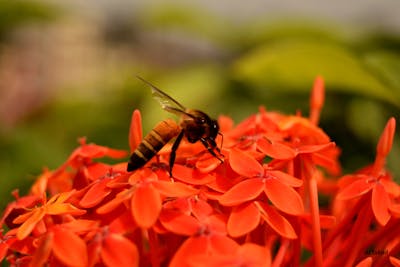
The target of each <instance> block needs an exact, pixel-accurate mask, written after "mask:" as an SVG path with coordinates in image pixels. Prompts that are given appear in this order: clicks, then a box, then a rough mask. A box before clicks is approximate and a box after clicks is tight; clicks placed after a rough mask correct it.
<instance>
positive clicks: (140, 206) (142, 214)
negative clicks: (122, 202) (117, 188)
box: [131, 184, 162, 228]
mask: <svg viewBox="0 0 400 267" xmlns="http://www.w3.org/2000/svg"><path fill="white" fill-rule="evenodd" d="M161 207H162V206H161V196H160V193H159V192H158V191H157V189H155V188H154V186H153V185H152V184H146V185H142V186H138V187H137V189H136V191H135V193H134V195H133V196H132V201H131V210H132V215H133V218H135V221H136V222H137V224H138V226H139V227H142V228H149V227H151V226H153V225H154V224H155V223H156V221H157V219H158V216H159V214H160V211H161Z"/></svg>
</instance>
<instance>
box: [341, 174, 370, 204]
mask: <svg viewBox="0 0 400 267" xmlns="http://www.w3.org/2000/svg"><path fill="white" fill-rule="evenodd" d="M374 184H375V183H373V182H369V181H368V180H367V179H364V178H361V179H357V180H356V181H354V182H352V183H351V184H349V185H347V186H346V187H345V188H343V190H341V191H340V192H339V194H338V195H337V198H338V199H339V200H347V199H351V198H355V197H359V196H361V195H363V194H366V193H368V192H369V191H370V190H371V189H372V188H373V187H374Z"/></svg>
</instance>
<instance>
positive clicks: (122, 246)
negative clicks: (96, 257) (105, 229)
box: [100, 234, 139, 267]
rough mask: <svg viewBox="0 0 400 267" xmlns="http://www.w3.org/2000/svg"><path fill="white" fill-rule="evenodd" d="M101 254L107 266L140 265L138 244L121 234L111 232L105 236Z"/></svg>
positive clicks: (133, 266) (131, 266) (132, 266)
mask: <svg viewBox="0 0 400 267" xmlns="http://www.w3.org/2000/svg"><path fill="white" fill-rule="evenodd" d="M100 255H101V259H102V260H103V263H104V264H105V265H106V266H107V267H123V266H130V267H135V266H139V252H138V249H137V247H136V245H135V244H134V243H132V242H131V241H130V240H129V239H127V238H126V237H124V236H122V235H119V234H110V235H108V236H106V237H105V238H104V240H103V246H102V249H101V253H100Z"/></svg>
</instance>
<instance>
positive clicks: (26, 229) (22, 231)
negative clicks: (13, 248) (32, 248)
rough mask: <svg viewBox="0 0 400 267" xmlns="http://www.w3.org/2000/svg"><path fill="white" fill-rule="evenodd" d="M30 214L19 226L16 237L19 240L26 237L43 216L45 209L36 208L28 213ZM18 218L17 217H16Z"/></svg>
mask: <svg viewBox="0 0 400 267" xmlns="http://www.w3.org/2000/svg"><path fill="white" fill-rule="evenodd" d="M30 214H31V215H32V216H31V217H29V218H28V219H27V220H26V221H25V222H24V223H23V224H22V225H21V226H20V227H19V228H18V232H17V238H18V239H19V240H22V239H24V238H25V237H27V236H28V235H29V234H30V233H31V232H32V231H33V229H34V228H35V226H36V225H37V224H38V222H39V221H40V220H41V219H42V218H43V216H44V215H45V211H44V209H42V208H38V209H37V210H35V211H34V212H32V213H30ZM17 219H18V217H17Z"/></svg>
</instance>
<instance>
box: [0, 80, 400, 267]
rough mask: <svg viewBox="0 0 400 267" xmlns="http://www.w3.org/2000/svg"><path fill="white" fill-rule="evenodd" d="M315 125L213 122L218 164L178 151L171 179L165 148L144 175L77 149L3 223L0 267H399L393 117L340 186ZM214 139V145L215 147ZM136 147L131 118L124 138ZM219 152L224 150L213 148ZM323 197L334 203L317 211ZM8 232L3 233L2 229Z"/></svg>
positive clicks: (93, 149) (328, 144)
mask: <svg viewBox="0 0 400 267" xmlns="http://www.w3.org/2000/svg"><path fill="white" fill-rule="evenodd" d="M323 90H324V85H323V80H322V79H321V78H317V79H316V82H315V84H314V88H313V93H312V96H311V112H310V117H309V118H306V117H302V116H301V115H300V114H298V115H295V116H287V115H283V114H280V113H276V112H269V111H268V112H267V111H266V110H264V109H263V108H260V111H259V112H258V113H257V114H255V115H252V116H250V117H249V118H247V119H246V120H244V121H243V122H241V123H240V124H238V125H236V126H235V127H234V126H233V122H232V120H231V119H230V118H228V117H224V116H221V117H220V118H219V125H220V130H221V132H222V133H223V138H224V141H223V147H222V149H221V152H222V154H223V155H224V162H223V163H222V164H221V162H220V161H219V160H218V159H217V158H215V157H213V156H212V155H210V154H209V153H207V152H206V151H204V148H203V147H202V146H201V144H189V143H188V142H183V143H182V145H181V147H180V148H179V150H178V153H177V158H176V164H175V166H174V170H173V175H174V177H170V176H169V173H168V165H167V163H168V158H169V152H170V150H171V146H170V145H166V146H165V147H164V148H163V149H162V150H161V151H160V152H159V153H158V154H157V156H156V157H155V158H154V159H152V160H151V161H150V162H148V163H147V164H146V165H145V166H144V167H142V168H140V169H138V170H136V171H134V172H126V163H125V162H122V163H119V164H114V165H110V164H106V163H102V162H101V161H99V160H98V159H99V158H102V157H111V158H115V159H119V158H123V157H126V155H127V153H126V152H124V151H119V150H114V149H110V148H107V147H103V146H98V145H95V144H87V143H86V142H85V140H81V144H80V146H79V147H78V148H77V149H76V150H75V151H74V152H73V153H72V154H71V156H70V157H69V158H68V160H67V161H66V162H65V163H64V164H63V165H62V166H60V167H59V168H58V169H56V170H54V171H49V170H45V171H44V172H43V174H42V175H41V176H40V177H38V179H37V181H36V183H35V184H34V185H33V186H32V188H31V190H30V192H29V194H28V195H27V196H19V195H18V193H16V192H15V193H14V195H15V201H14V202H12V203H10V204H9V205H8V206H7V208H6V210H5V211H4V214H3V216H2V218H1V222H0V223H1V225H2V226H3V231H2V232H0V260H1V261H3V260H6V261H8V262H9V263H10V265H11V266H33V267H35V266H74V267H81V266H82V267H84V266H109V267H114V266H115V267H123V266H152V267H159V266H172V267H186V266H188V267H189V266H193V267H195V266H210V267H213V266H215V267H221V266H254V267H260V266H261V267H262V266H300V265H302V266H355V265H357V266H372V265H374V266H389V265H394V266H400V186H399V185H398V184H396V183H395V182H394V181H393V179H392V176H391V174H390V173H389V172H388V171H387V170H386V169H385V164H384V163H385V157H386V156H387V154H388V153H389V151H390V149H391V146H392V142H393V136H394V131H395V120H394V119H393V118H391V119H390V120H389V122H388V123H387V126H386V128H385V129H384V131H383V134H382V136H381V138H380V140H379V143H378V146H377V156H376V159H375V162H374V163H373V164H372V165H371V166H367V167H365V168H363V169H361V170H360V171H359V172H357V173H354V174H348V175H344V176H341V169H340V164H339V162H338V155H339V153H340V151H339V149H338V148H337V147H336V145H335V143H333V142H332V141H331V140H330V138H329V136H327V135H326V134H325V133H324V132H323V131H322V130H321V129H320V128H319V127H318V126H317V124H318V120H319V115H320V110H321V108H322V105H323V101H324V100H323V98H324V92H323ZM219 138H220V137H219ZM141 140H142V130H141V118H140V113H139V112H138V111H135V112H134V113H133V116H132V123H131V129H130V136H129V144H130V147H131V151H133V150H134V149H135V148H136V147H137V146H138V144H139V143H140V142H141ZM217 141H218V143H220V142H221V140H217ZM318 194H320V195H321V194H323V195H325V197H327V198H329V199H330V200H331V202H330V205H329V206H327V207H325V206H324V207H321V205H319V203H318ZM6 229H7V230H6Z"/></svg>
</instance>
